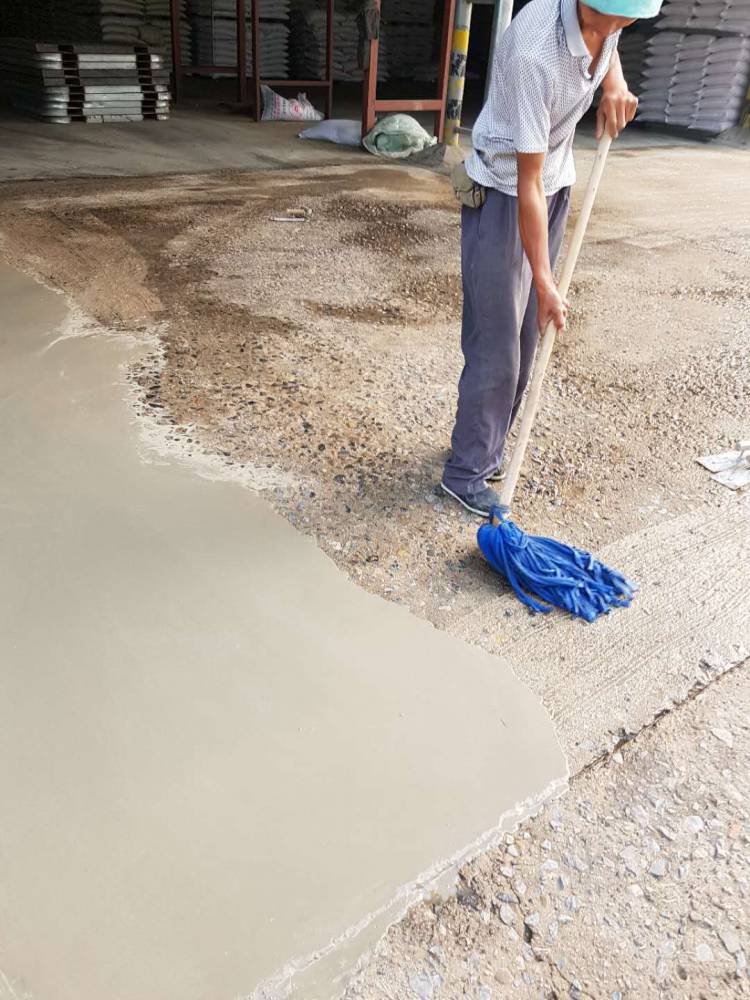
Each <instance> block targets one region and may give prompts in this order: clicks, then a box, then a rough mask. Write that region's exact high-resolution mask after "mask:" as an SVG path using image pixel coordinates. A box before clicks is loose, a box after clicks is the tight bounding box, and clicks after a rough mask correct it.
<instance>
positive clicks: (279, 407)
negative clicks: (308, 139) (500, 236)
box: [0, 149, 750, 641]
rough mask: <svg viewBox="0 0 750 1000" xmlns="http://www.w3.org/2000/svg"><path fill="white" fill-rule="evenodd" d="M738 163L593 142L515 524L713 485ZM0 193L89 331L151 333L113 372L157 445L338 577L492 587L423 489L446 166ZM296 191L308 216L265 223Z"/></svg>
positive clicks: (727, 346) (455, 227) (729, 417)
mask: <svg viewBox="0 0 750 1000" xmlns="http://www.w3.org/2000/svg"><path fill="white" fill-rule="evenodd" d="M588 155H589V154H579V157H580V159H581V162H582V173H585V170H586V163H587V157H588ZM699 171H700V173H701V178H702V192H701V197H700V198H697V197H695V192H694V177H695V176H696V175H697V173H698V172H699ZM747 173H748V172H747V159H746V154H745V153H744V152H743V151H729V152H710V151H707V150H704V149H682V150H654V151H646V152H639V153H638V154H637V158H633V153H632V152H628V151H623V152H622V153H620V154H619V155H617V154H616V155H614V156H613V157H612V162H611V164H610V167H609V168H608V176H607V177H606V178H605V182H604V187H603V190H602V194H601V200H600V202H599V205H598V206H597V209H596V211H595V214H594V219H593V221H592V226H591V231H590V237H589V239H588V241H587V243H586V245H585V247H584V253H583V257H582V260H581V263H580V266H579V270H578V273H577V277H576V280H575V284H574V288H573V290H572V296H571V297H572V301H573V303H574V310H573V319H572V322H571V326H570V329H569V331H568V332H567V333H566V335H565V336H564V337H563V338H561V340H560V342H559V349H558V350H557V352H556V355H555V357H554V359H553V364H552V370H551V373H550V376H549V380H548V385H547V390H546V393H545V398H544V400H543V406H542V413H541V416H540V418H539V423H538V427H537V431H536V433H535V439H534V441H533V445H532V448H531V454H530V458H529V461H528V463H527V469H526V472H525V477H524V478H523V479H522V482H521V486H520V489H519V491H518V494H517V503H516V513H517V516H518V519H519V521H520V522H521V523H522V524H523V525H524V527H526V528H527V529H528V530H531V531H537V530H543V531H544V532H545V533H550V534H554V535H557V536H559V537H562V538H564V539H566V540H575V541H578V542H579V543H580V542H584V543H586V544H587V545H590V546H591V547H594V548H596V547H599V546H601V545H603V544H604V543H606V542H609V541H611V540H613V539H616V538H619V537H622V536H623V535H625V534H627V533H629V532H631V531H632V530H634V529H636V528H639V527H641V526H643V525H644V524H645V523H651V522H654V521H658V520H660V519H664V518H669V517H671V516H673V515H674V514H676V513H680V512H683V511H685V510H689V509H691V508H692V507H694V506H695V505H696V504H702V503H705V502H711V499H712V497H717V496H718V495H719V494H720V492H721V488H720V487H717V486H714V485H712V484H711V483H710V480H709V479H708V477H707V475H706V474H705V472H703V471H702V470H700V469H699V468H698V467H697V466H696V465H695V464H694V457H695V456H696V455H697V454H701V453H705V452H707V451H718V450H721V449H722V448H724V447H727V446H728V445H729V443H730V441H731V440H732V439H733V438H734V437H736V436H738V435H740V434H742V433H743V432H744V433H745V435H746V433H747V414H748V410H749V409H750V407H749V406H748V401H749V395H750V394H749V391H748V383H747V377H746V373H745V371H744V365H745V364H746V362H745V360H744V359H745V358H746V356H747V350H748V347H749V346H750V323H749V322H748V308H747V306H748V295H749V293H748V288H750V280H749V279H750V253H748V252H747V251H748V248H750V224H748V222H747V219H746V217H742V215H741V213H739V212H738V211H737V209H736V208H735V205H737V206H738V205H740V204H741V203H743V200H744V201H745V202H746V200H747V199H746V196H745V194H744V193H743V192H744V189H746V188H747V187H748V180H747ZM644 191H648V192H649V197H648V198H644V197H643V192H644ZM577 196H578V197H580V190H578V191H577ZM0 200H2V202H3V206H2V207H3V231H4V234H5V236H6V241H5V252H6V254H7V255H8V256H9V257H11V259H14V260H17V261H21V262H22V263H24V264H25V265H26V266H31V267H32V269H33V270H35V271H36V272H37V273H41V274H42V276H44V277H46V278H48V280H50V281H51V282H52V283H53V284H55V285H57V286H58V287H62V288H63V289H65V290H66V291H68V292H69V293H70V294H71V295H72V297H73V298H74V299H75V300H76V301H77V302H78V304H79V305H80V306H81V308H82V309H83V310H84V311H85V312H86V313H87V314H89V315H91V316H93V317H94V318H95V319H96V320H98V321H99V322H102V323H104V324H105V325H107V326H115V327H116V328H121V329H132V328H134V327H137V328H142V327H151V328H153V327H154V326H157V325H158V326H159V329H160V336H161V342H162V345H163V350H162V351H160V352H157V354H156V355H155V356H154V357H153V358H152V359H151V362H150V363H149V364H147V365H145V366H143V367H142V369H141V370H139V371H138V372H136V373H134V377H135V378H136V380H137V381H138V383H139V385H140V386H141V388H142V392H143V402H144V405H145V406H147V407H148V408H150V409H151V410H152V412H155V413H159V414H161V415H162V416H163V419H164V421H165V422H166V423H168V424H169V425H170V426H171V427H173V431H172V436H173V438H174V440H175V442H180V444H181V446H182V447H183V448H187V449H190V448H195V449H202V450H206V451H208V452H211V453H213V454H218V455H221V456H223V458H224V459H225V461H226V463H227V464H228V465H229V466H234V468H235V469H237V470H238V474H239V473H241V474H242V477H243V478H244V481H246V482H247V481H248V480H249V481H250V482H254V483H255V484H256V486H257V487H258V488H260V489H265V491H266V494H267V496H268V498H269V500H270V502H271V503H273V504H274V506H275V507H276V508H277V509H278V510H280V511H281V512H282V513H283V514H284V515H285V516H286V517H287V518H288V519H289V520H290V521H291V522H293V523H294V524H296V525H297V526H298V527H299V529H300V530H302V531H305V532H307V533H310V534H314V535H315V537H316V538H317V540H318V543H319V544H320V545H321V547H322V548H324V549H325V550H326V551H327V552H328V553H329V554H330V555H331V556H332V558H333V559H334V560H335V561H336V562H337V563H338V564H339V565H340V566H342V567H343V568H344V569H345V570H346V572H348V573H349V575H350V576H351V577H353V578H354V579H355V580H357V581H358V582H360V583H361V584H362V585H363V586H365V587H366V588H367V589H369V590H372V591H374V592H376V593H379V594H381V595H383V596H385V597H387V598H389V599H391V600H394V601H400V602H404V603H406V604H408V605H409V606H410V607H411V608H412V609H413V610H415V611H416V612H417V613H419V614H421V615H423V616H426V617H428V618H429V619H430V620H432V621H433V622H434V623H435V624H437V625H439V626H441V625H442V626H444V627H445V626H449V623H450V621H451V620H456V618H457V617H460V613H461V610H462V608H465V609H469V608H471V606H472V602H473V599H474V598H475V596H476V595H478V594H480V593H482V592H484V591H486V588H487V587H488V586H493V587H497V586H499V584H498V582H497V580H496V579H494V578H493V577H492V575H491V574H490V572H489V570H487V569H486V568H485V567H484V566H483V564H482V563H481V560H480V559H479V558H478V557H477V555H476V547H475V543H474V532H475V529H476V521H475V520H474V519H473V518H472V517H471V516H469V515H466V514H465V513H464V512H463V511H462V510H457V509H456V508H455V507H454V506H452V505H451V504H450V502H446V501H444V499H442V498H441V497H440V495H438V494H437V493H436V492H435V487H436V484H437V482H438V481H439V478H440V474H441V468H442V463H443V460H444V457H445V454H446V449H447V446H448V442H449V437H450V430H451V426H452V419H453V414H454V407H455V395H456V381H457V377H458V374H459V371H460V364H461V358H460V353H459V350H458V341H457V330H458V322H459V314H460V298H461V297H460V278H459V273H458V263H459V259H458V243H459V216H458V212H457V208H456V205H455V203H454V201H453V199H452V195H451V193H450V191H449V188H448V184H447V181H446V179H445V178H444V177H443V176H440V175H436V174H433V173H429V172H427V171H424V170H416V169H413V170H397V169H392V168H387V167H379V166H377V165H376V166H369V165H367V166H363V167H351V166H347V167H339V168H329V169H328V170H326V171H320V170H305V171H299V170H297V171H284V172H276V173H274V174H272V175H271V174H263V173H254V174H236V173H225V174H218V175H210V176H201V177H189V176H185V177H177V178H166V179H165V178H160V179H147V180H143V179H140V180H129V181H123V180H117V181H108V182H102V181H96V182H93V183H92V182H90V181H79V182H75V183H68V184H64V185H63V184H58V185H46V186H40V185H34V186H33V187H29V186H25V185H16V186H12V187H11V186H8V187H6V188H5V189H4V191H3V192H1V193H0ZM688 200H691V201H690V203H691V208H692V210H691V212H690V214H689V217H688V216H686V213H685V204H686V202H687V201H688ZM657 203H658V205H659V213H658V225H657V224H656V223H655V222H654V206H655V205H656V204H657ZM300 206H307V207H309V208H310V209H311V210H312V218H311V221H309V222H307V223H300V224H295V223H279V222H274V221H272V218H273V216H274V215H276V214H278V213H279V212H282V211H284V210H285V209H287V208H289V207H300ZM480 641H481V640H480Z"/></svg>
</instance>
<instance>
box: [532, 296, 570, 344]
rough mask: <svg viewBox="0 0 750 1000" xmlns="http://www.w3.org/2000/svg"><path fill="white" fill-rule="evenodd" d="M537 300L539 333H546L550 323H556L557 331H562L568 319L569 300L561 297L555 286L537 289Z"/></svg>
mask: <svg viewBox="0 0 750 1000" xmlns="http://www.w3.org/2000/svg"><path fill="white" fill-rule="evenodd" d="M536 299H537V322H538V323H539V332H540V333H544V331H545V330H546V329H547V324H548V323H549V322H552V323H554V324H555V327H556V329H558V330H562V329H563V327H564V326H565V321H566V320H567V318H568V309H569V308H570V303H569V302H568V300H567V299H564V298H563V297H562V296H561V295H560V293H559V292H558V290H557V288H556V287H555V285H554V284H549V285H542V286H541V287H537V289H536Z"/></svg>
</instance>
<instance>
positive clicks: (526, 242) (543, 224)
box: [516, 153, 568, 332]
mask: <svg viewBox="0 0 750 1000" xmlns="http://www.w3.org/2000/svg"><path fill="white" fill-rule="evenodd" d="M545 155H546V154H544V153H517V154H516V161H517V163H518V188H517V193H518V228H519V230H520V232H521V242H522V243H523V248H524V250H525V251H526V256H527V257H528V260H529V264H531V273H532V276H533V281H534V288H535V290H536V295H537V302H538V307H539V308H538V323H539V329H540V331H542V332H543V331H544V328H545V327H546V326H547V324H548V323H549V321H550V320H552V321H553V322H554V324H555V326H556V327H557V329H558V330H559V329H561V328H562V327H563V326H565V319H566V316H567V313H568V303H567V302H566V301H565V300H564V299H563V298H562V297H561V296H560V293H559V292H558V290H557V286H556V285H555V280H554V278H553V277H552V267H551V265H550V260H549V239H548V233H549V216H548V211H547V198H546V196H545V193H544V185H543V183H542V167H543V166H544V157H545Z"/></svg>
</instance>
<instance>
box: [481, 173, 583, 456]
mask: <svg viewBox="0 0 750 1000" xmlns="http://www.w3.org/2000/svg"><path fill="white" fill-rule="evenodd" d="M548 205H549V258H550V263H551V264H552V270H553V271H554V269H555V265H556V263H557V258H558V257H559V256H560V248H561V247H562V242H563V237H564V235H565V224H566V222H567V220H568V209H569V208H570V188H563V189H562V191H558V192H557V194H553V195H552V197H551V198H549V199H548ZM538 340H539V326H538V324H537V302H536V292H535V291H534V289H533V287H532V289H531V293H530V295H529V302H528V305H527V306H526V312H525V313H524V317H523V323H522V324H521V360H520V364H519V371H518V383H517V385H516V393H515V398H514V400H513V410H512V412H511V415H510V424H509V425H508V430H510V428H511V427H512V426H513V421H514V420H515V419H516V416H517V414H518V410H519V409H520V406H521V400H522V399H523V394H524V391H525V389H526V383H527V382H528V381H529V375H530V374H531V368H532V366H533V364H534V355H535V354H536V345H537V342H538ZM501 458H502V455H500V456H499V458H498V463H497V465H498V466H499V465H500V459H501Z"/></svg>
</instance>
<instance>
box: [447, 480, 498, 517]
mask: <svg viewBox="0 0 750 1000" xmlns="http://www.w3.org/2000/svg"><path fill="white" fill-rule="evenodd" d="M440 489H441V490H442V491H443V493H447V494H448V496H449V497H453V499H454V500H458V502H459V503H460V504H461V505H462V506H464V507H465V508H466V509H467V510H470V511H471V513H472V514H479V515H480V517H489V516H490V511H491V510H492V508H493V507H499V508H500V509H501V510H502V509H503V505H502V504H501V503H500V497H499V496H498V495H497V493H495V491H494V490H491V489H490V488H489V486H485V487H484V489H483V490H479V491H478V492H477V493H455V492H454V491H453V490H452V489H450V488H449V487H448V486H446V485H445V483H441V484H440Z"/></svg>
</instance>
